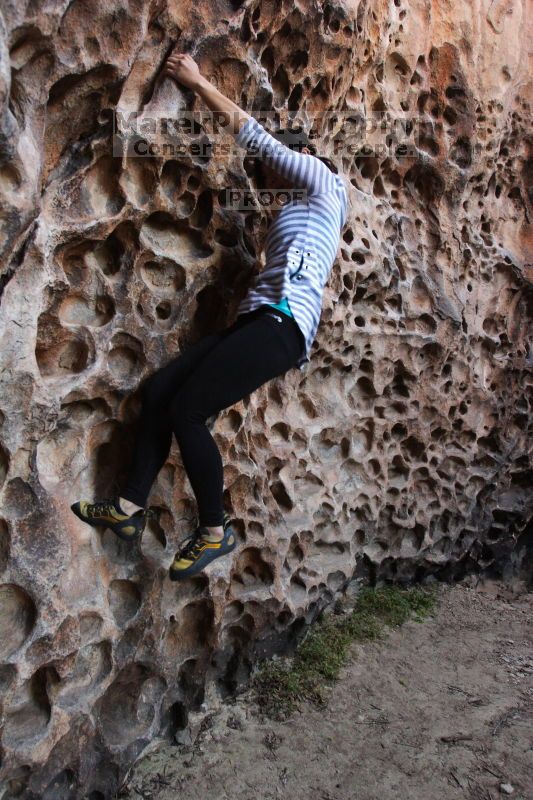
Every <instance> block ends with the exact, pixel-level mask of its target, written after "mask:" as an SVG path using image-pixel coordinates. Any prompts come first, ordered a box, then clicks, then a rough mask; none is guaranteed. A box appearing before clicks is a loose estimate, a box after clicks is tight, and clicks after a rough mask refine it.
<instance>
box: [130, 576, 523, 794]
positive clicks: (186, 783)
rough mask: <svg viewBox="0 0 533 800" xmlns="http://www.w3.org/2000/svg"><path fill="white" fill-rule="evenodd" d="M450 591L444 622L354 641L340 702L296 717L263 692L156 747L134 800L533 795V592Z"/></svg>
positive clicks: (491, 587) (496, 588)
mask: <svg viewBox="0 0 533 800" xmlns="http://www.w3.org/2000/svg"><path fill="white" fill-rule="evenodd" d="M475 583H476V581H475V580H468V579H467V580H466V581H464V582H462V583H459V584H455V585H453V586H449V585H446V584H441V585H440V587H439V601H438V606H437V608H436V610H435V613H434V616H433V617H429V618H427V619H426V620H425V621H423V622H415V621H414V620H409V621H408V622H406V623H404V625H402V626H401V627H400V628H397V629H391V628H387V633H386V634H385V635H384V637H383V638H382V639H381V640H377V641H368V642H365V643H363V644H359V643H354V644H353V645H352V646H351V649H350V660H349V663H348V665H347V666H346V667H345V668H344V669H343V671H342V674H341V679H340V680H339V682H338V683H337V684H335V685H334V687H333V688H332V690H331V692H330V700H329V703H328V706H327V708H326V709H325V710H324V709H323V710H319V709H317V708H315V707H314V706H311V705H305V706H303V708H302V711H301V713H297V714H296V715H294V717H292V718H290V719H289V720H286V721H284V722H273V721H271V720H266V721H263V722H261V720H260V718H259V717H258V716H257V715H256V713H255V710H254V704H253V702H252V700H251V696H250V693H245V694H243V695H240V696H239V697H238V698H237V701H236V702H234V703H230V704H227V703H225V704H223V705H222V706H220V707H219V708H218V709H216V710H213V709H207V713H204V715H203V717H201V716H200V715H199V716H198V718H197V720H196V723H193V726H192V728H193V730H192V738H191V743H190V744H189V745H188V746H187V745H185V746H184V745H169V744H154V745H152V748H153V749H152V750H151V751H145V754H144V755H143V756H142V758H141V759H140V760H139V761H138V762H137V764H136V765H135V766H134V768H133V769H132V771H131V772H130V774H129V776H128V779H127V781H126V783H125V785H124V787H123V789H122V791H121V792H120V794H119V797H120V798H121V799H122V798H128V800H139V798H153V800H176V798H179V800H205V798H209V800H279V799H280V798H282V799H283V800H285V799H286V800H459V798H467V799H468V800H491V798H492V800H496V798H501V797H508V796H510V797H513V798H515V800H533V613H532V612H533V592H528V591H527V590H526V589H525V588H524V585H523V584H522V585H521V586H519V587H518V588H515V589H511V588H509V587H506V586H505V585H504V584H502V583H499V582H494V581H490V582H483V583H477V585H470V584H475Z"/></svg>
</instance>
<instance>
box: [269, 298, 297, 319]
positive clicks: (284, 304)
mask: <svg viewBox="0 0 533 800" xmlns="http://www.w3.org/2000/svg"><path fill="white" fill-rule="evenodd" d="M267 305H268V306H272V308H277V309H278V311H283V312H284V313H285V314H287V315H288V316H289V317H294V314H293V313H292V311H291V309H290V306H289V301H288V300H287V298H286V297H284V298H283V299H282V301H281V303H267Z"/></svg>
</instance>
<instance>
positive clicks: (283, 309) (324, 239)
mask: <svg viewBox="0 0 533 800" xmlns="http://www.w3.org/2000/svg"><path fill="white" fill-rule="evenodd" d="M163 78H170V79H172V80H173V81H175V82H176V83H178V84H181V85H182V86H185V87H186V88H188V89H192V90H194V92H195V93H196V94H198V96H199V97H200V98H201V99H202V100H203V101H204V102H205V104H206V105H207V106H208V108H209V109H210V110H211V111H215V112H217V119H219V120H220V119H223V120H225V122H226V124H227V130H228V131H229V132H230V133H231V134H232V135H233V136H234V137H235V141H236V142H237V144H238V145H240V146H241V147H244V148H247V150H248V151H249V152H250V151H251V152H252V154H254V155H255V157H256V159H258V162H256V163H260V164H261V167H262V169H260V170H258V172H257V175H258V176H259V177H260V180H261V181H262V186H261V187H260V188H263V189H265V188H269V189H273V188H279V187H280V186H282V187H285V188H290V187H297V188H300V189H304V190H305V193H306V200H305V202H303V203H302V202H293V201H290V202H287V203H285V204H284V205H283V207H282V209H281V210H280V211H279V214H278V216H277V217H275V218H274V220H273V222H272V223H271V225H270V228H269V230H268V236H267V243H266V265H265V268H264V270H263V271H262V272H261V273H260V274H259V275H258V276H257V277H256V279H255V281H254V285H253V287H252V288H251V289H249V291H248V293H247V295H246V296H245V297H244V299H243V300H241V302H240V304H239V306H238V308H237V318H236V320H235V321H234V322H233V324H232V325H230V326H229V327H227V328H226V329H224V330H221V331H218V332H215V333H211V334H208V335H206V336H204V337H203V338H201V339H200V340H199V341H198V342H196V343H195V344H193V345H190V346H188V347H186V348H185V349H184V350H183V352H181V353H180V354H179V355H177V356H175V357H174V358H172V359H171V360H170V361H169V363H167V364H166V366H163V367H161V368H160V369H158V370H157V371H156V372H154V373H153V374H152V375H150V376H149V377H148V378H147V380H146V381H145V383H144V385H143V386H142V390H141V397H142V407H141V413H140V420H139V434H138V437H137V439H136V442H135V447H134V452H133V457H132V460H131V463H130V465H129V471H128V477H127V480H126V482H125V485H124V486H123V488H122V491H119V492H118V493H116V494H114V495H113V496H112V497H107V498H104V499H101V500H97V501H96V502H93V503H90V502H88V501H86V500H80V501H78V502H76V503H73V504H72V505H71V509H72V511H73V512H74V513H75V514H76V515H77V516H78V517H79V518H80V519H82V520H83V521H84V522H87V523H88V524H89V525H94V526H105V527H108V528H110V529H111V530H112V531H113V532H114V533H115V534H116V535H117V536H118V537H119V538H121V539H122V540H124V541H127V542H132V541H134V540H136V539H138V538H139V537H140V536H141V535H142V532H143V530H144V527H145V522H146V519H147V517H148V516H150V515H151V514H153V513H155V509H152V508H151V507H146V501H147V498H148V495H149V492H150V488H151V486H152V484H153V482H154V481H155V478H156V476H157V474H158V472H159V471H160V469H161V468H162V466H163V464H164V463H165V461H166V460H167V458H168V455H169V451H170V447H171V441H172V434H174V435H175V437H176V440H177V442H178V445H179V448H180V451H181V456H182V461H183V466H184V468H185V471H186V473H187V476H188V478H189V481H190V484H191V487H192V489H193V492H194V495H195V498H196V501H197V508H198V520H197V522H198V525H197V526H196V528H195V529H194V531H193V532H192V533H191V534H190V535H189V536H187V537H186V538H185V539H184V540H183V541H182V542H180V543H179V544H180V545H181V546H180V548H179V549H178V551H177V553H176V555H175V557H174V561H173V563H172V564H171V566H170V570H169V574H170V578H171V580H180V579H183V578H188V577H190V576H192V575H196V574H197V573H198V572H200V571H202V570H203V569H204V567H205V566H206V565H207V564H209V563H210V562H211V561H213V560H214V559H215V558H219V557H220V556H224V555H226V554H227V553H230V552H231V551H232V550H234V548H235V546H236V534H235V530H234V528H233V527H232V525H231V524H230V522H231V520H230V517H229V514H228V513H227V512H226V511H224V508H223V466H222V458H221V455H220V452H219V450H218V447H217V445H216V443H215V440H214V438H213V437H212V435H211V433H210V432H209V430H208V428H207V426H206V420H207V418H208V417H211V416H212V415H214V414H217V413H218V412H220V411H221V410H223V409H226V408H228V407H229V406H232V405H234V404H235V403H237V402H238V401H240V400H242V399H243V398H245V397H247V396H248V395H249V394H250V393H251V392H253V391H255V390H256V389H258V388H259V387H260V386H262V385H263V384H264V383H265V382H267V381H269V380H271V379H272V378H275V377H277V376H281V375H283V374H284V373H285V372H287V371H288V370H289V369H291V368H293V367H299V368H302V367H303V365H304V364H305V363H306V362H308V361H309V360H310V359H309V351H310V348H311V345H312V343H313V340H314V338H315V333H316V330H317V327H318V322H319V318H320V313H321V303H322V293H323V288H324V285H325V283H326V281H327V277H328V274H329V271H330V269H331V265H332V263H333V261H334V259H335V257H336V254H337V249H338V246H339V237H340V232H341V230H342V227H343V226H344V224H345V222H346V218H347V192H346V188H345V185H344V182H343V180H342V179H341V178H340V176H339V175H338V174H336V167H335V165H334V164H333V163H332V162H330V161H329V160H328V159H327V158H325V157H323V156H317V155H316V149H315V148H314V145H313V144H312V143H311V142H310V141H309V139H308V137H307V136H306V135H305V134H304V133H303V132H302V131H296V133H294V132H291V131H289V132H277V133H276V134H270V133H269V132H268V131H267V130H266V129H265V128H264V127H263V126H262V125H260V124H259V122H257V120H255V119H254V118H253V117H251V116H249V115H248V114H247V113H246V112H245V111H243V110H242V109H241V108H239V106H237V105H236V104H235V103H234V102H232V101H231V100H229V99H228V98H227V97H225V96H224V95H223V94H221V92H219V91H218V90H217V89H216V88H215V87H214V86H213V85H212V84H211V83H210V82H209V81H208V80H207V78H205V77H204V76H202V75H201V74H200V70H199V68H198V65H197V64H196V63H195V61H194V60H193V58H192V57H191V56H190V55H187V54H182V53H175V54H171V55H170V57H169V58H168V59H167V61H166V63H165V65H164V69H163Z"/></svg>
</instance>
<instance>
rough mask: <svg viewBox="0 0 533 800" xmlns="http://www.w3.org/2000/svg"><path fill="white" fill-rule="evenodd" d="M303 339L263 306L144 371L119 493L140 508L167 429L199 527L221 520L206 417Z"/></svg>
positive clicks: (293, 355)
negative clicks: (134, 430)
mask: <svg viewBox="0 0 533 800" xmlns="http://www.w3.org/2000/svg"><path fill="white" fill-rule="evenodd" d="M280 320H281V321H280ZM304 344H305V342H304V337H303V334H302V332H301V330H300V328H299V327H298V325H297V323H296V321H295V320H294V319H293V318H292V317H289V316H288V315H287V314H284V313H283V311H278V310H277V309H275V308H271V307H270V306H267V305H264V306H261V307H260V308H258V309H256V310H255V311H251V312H248V313H247V314H241V315H240V316H239V317H237V319H236V320H235V322H234V323H233V324H232V325H230V326H229V327H228V328H226V329H224V330H222V331H218V332H217V333H212V334H209V335H207V336H204V337H203V338H202V339H200V340H199V341H198V342H196V343H195V344H193V345H190V346H189V347H188V348H186V349H185V350H184V352H183V353H181V354H180V355H178V356H177V357H176V358H174V359H172V361H170V362H169V363H168V364H167V365H166V366H164V367H162V368H161V369H159V370H157V372H154V373H153V374H152V375H150V376H149V377H148V378H147V380H146V382H145V383H144V385H143V387H142V408H141V415H140V421H139V435H138V438H137V440H136V444H135V449H134V454H133V459H132V464H131V468H130V470H129V473H128V478H127V481H126V485H125V487H124V488H123V490H122V491H120V492H119V494H120V496H121V497H124V498H125V499H126V500H130V501H131V502H132V503H136V504H137V505H139V506H146V501H147V498H148V494H149V492H150V488H151V486H152V484H153V482H154V480H155V478H156V476H157V474H158V472H159V470H160V469H161V467H162V466H163V464H164V463H165V461H166V460H167V458H168V455H169V452H170V446H171V443H172V433H174V435H175V436H176V440H177V442H178V445H179V448H180V452H181V457H182V461H183V466H184V468H185V471H186V473H187V476H188V478H189V481H190V483H191V487H192V490H193V492H194V495H195V497H196V502H197V506H198V521H199V524H200V525H209V526H210V527H214V526H219V525H222V523H223V513H224V508H223V504H222V500H223V489H224V480H223V468H222V459H221V456H220V452H219V450H218V447H217V445H216V443H215V440H214V439H213V437H212V436H211V434H210V432H209V430H208V429H207V427H206V425H205V422H206V419H207V418H208V417H210V416H212V415H213V414H217V413H218V412H219V411H221V410H222V409H224V408H227V407H228V406H231V405H234V404H235V403H237V402H238V401H239V400H242V399H243V398H244V397H246V396H247V395H249V394H250V393H251V392H253V391H254V390H255V389H257V388H258V387H259V386H261V385H262V384H263V383H265V382H266V381H268V380H270V379H271V378H275V377H276V376H277V375H283V373H284V372H286V371H287V370H289V369H290V368H291V367H294V366H295V365H296V361H297V359H298V358H299V357H300V356H301V355H302V353H303V348H304Z"/></svg>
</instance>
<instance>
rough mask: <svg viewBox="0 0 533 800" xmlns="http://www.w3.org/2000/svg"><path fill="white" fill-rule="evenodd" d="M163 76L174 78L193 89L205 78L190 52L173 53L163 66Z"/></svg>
mask: <svg viewBox="0 0 533 800" xmlns="http://www.w3.org/2000/svg"><path fill="white" fill-rule="evenodd" d="M161 77H163V78H164V77H168V78H172V79H173V80H175V81H177V82H178V83H181V84H183V86H186V87H187V88H188V89H193V90H196V89H197V88H198V86H199V85H200V83H201V81H202V80H203V78H202V75H201V74H200V69H199V67H198V64H197V63H196V61H195V60H194V59H193V58H192V56H190V55H189V54H188V53H171V55H170V56H169V57H168V58H167V61H166V63H165V66H164V67H163V70H162V73H161Z"/></svg>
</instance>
